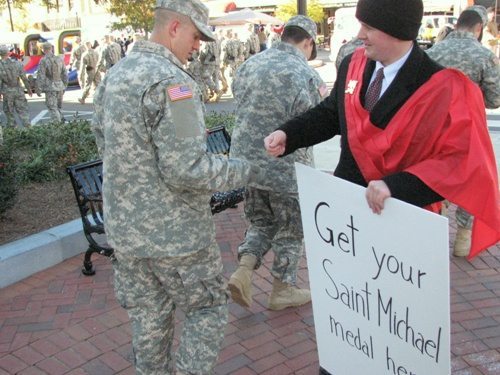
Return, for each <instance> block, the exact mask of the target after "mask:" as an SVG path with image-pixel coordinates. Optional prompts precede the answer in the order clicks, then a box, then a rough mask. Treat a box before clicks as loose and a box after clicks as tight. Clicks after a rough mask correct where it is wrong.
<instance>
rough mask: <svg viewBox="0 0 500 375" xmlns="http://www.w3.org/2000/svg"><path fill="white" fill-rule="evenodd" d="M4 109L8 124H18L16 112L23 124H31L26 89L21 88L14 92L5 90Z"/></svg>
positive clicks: (11, 125) (12, 125)
mask: <svg viewBox="0 0 500 375" xmlns="http://www.w3.org/2000/svg"><path fill="white" fill-rule="evenodd" d="M3 111H4V113H5V117H6V118H7V126H9V127H14V126H16V115H15V114H16V113H17V114H18V116H19V118H20V119H21V122H22V123H23V126H30V125H31V123H30V114H29V111H28V101H27V100H26V96H25V95H24V91H23V90H22V89H21V88H19V89H18V90H15V91H12V92H5V93H4V95H3Z"/></svg>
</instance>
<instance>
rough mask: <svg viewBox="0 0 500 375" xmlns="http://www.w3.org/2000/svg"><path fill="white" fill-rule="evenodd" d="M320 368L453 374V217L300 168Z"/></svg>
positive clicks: (337, 374) (381, 374) (346, 373)
mask: <svg viewBox="0 0 500 375" xmlns="http://www.w3.org/2000/svg"><path fill="white" fill-rule="evenodd" d="M296 171H297V180H298V187H299V198H300V208H301V212H302V224H303V227H304V237H305V244H306V254H307V266H308V269H309V281H310V286H311V293H312V303H313V312H314V325H315V329H316V339H317V343H318V353H319V363H320V365H321V367H323V368H324V369H326V370H328V371H329V372H330V373H332V374H334V375H352V374H371V375H385V374H387V375H389V374H392V375H403V374H408V375H409V374H413V375H445V374H450V299H449V291H450V289H449V285H450V281H449V250H448V219H446V218H444V217H442V216H439V215H436V214H433V213H431V212H429V211H426V210H423V209H420V208H418V207H414V206H412V205H409V204H407V203H404V202H401V201H398V200H396V199H392V198H391V199H388V200H386V202H385V208H384V210H383V211H382V213H381V215H376V214H374V213H372V211H371V210H370V209H369V207H368V204H367V202H366V198H365V188H363V187H361V186H358V185H354V184H352V183H350V182H347V181H344V180H341V179H339V178H336V177H333V176H331V175H328V174H326V173H323V172H320V171H317V170H314V169H312V168H309V167H306V166H304V165H301V164H296Z"/></svg>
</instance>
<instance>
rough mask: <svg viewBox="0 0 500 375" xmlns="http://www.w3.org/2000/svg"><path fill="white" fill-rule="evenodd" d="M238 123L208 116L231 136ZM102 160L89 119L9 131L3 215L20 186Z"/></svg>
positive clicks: (0, 175) (0, 199) (0, 176)
mask: <svg viewBox="0 0 500 375" xmlns="http://www.w3.org/2000/svg"><path fill="white" fill-rule="evenodd" d="M235 122H236V116H235V115H234V113H228V112H220V113H216V112H210V113H209V114H207V116H206V117H205V124H206V127H207V128H208V129H210V128H213V127H215V126H219V125H224V126H225V127H226V129H227V130H228V132H229V133H230V134H231V133H232V130H233V128H234V126H235ZM98 158H99V155H98V153H97V146H96V143H95V137H94V134H93V133H92V130H91V127H90V122H89V121H87V120H79V119H76V120H72V121H70V122H67V123H64V124H58V123H52V124H43V125H40V126H32V127H29V128H5V129H4V132H3V145H2V146H0V214H1V213H3V212H4V211H5V210H6V209H7V208H9V207H10V206H12V204H13V203H14V198H15V196H16V191H17V187H18V186H20V185H23V184H26V183H28V182H44V181H54V180H60V179H63V178H67V177H66V167H68V166H70V165H74V164H78V163H83V162H86V161H90V160H94V159H98Z"/></svg>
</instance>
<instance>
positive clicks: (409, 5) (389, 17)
mask: <svg viewBox="0 0 500 375" xmlns="http://www.w3.org/2000/svg"><path fill="white" fill-rule="evenodd" d="M423 14H424V6H423V4H422V0H359V1H358V5H357V6H356V18H357V19H358V20H360V21H361V22H363V23H366V24H367V25H368V26H371V27H373V28H375V29H378V30H380V31H383V32H384V33H386V34H389V35H391V36H393V37H395V38H397V39H400V40H414V39H416V38H417V35H418V30H419V28H420V25H421V23H422V16H423Z"/></svg>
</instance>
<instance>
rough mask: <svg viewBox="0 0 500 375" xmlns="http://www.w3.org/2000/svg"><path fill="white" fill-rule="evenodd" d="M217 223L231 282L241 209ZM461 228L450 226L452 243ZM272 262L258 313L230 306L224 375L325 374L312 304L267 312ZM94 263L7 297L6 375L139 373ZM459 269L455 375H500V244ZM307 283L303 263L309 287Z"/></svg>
mask: <svg viewBox="0 0 500 375" xmlns="http://www.w3.org/2000/svg"><path fill="white" fill-rule="evenodd" d="M450 216H453V215H452V212H450ZM216 221H217V228H218V230H217V239H218V242H219V245H220V247H221V251H222V258H223V262H224V271H225V275H226V276H227V277H229V275H230V274H231V273H232V272H233V271H234V269H235V267H236V248H237V245H238V244H239V243H240V241H241V240H242V238H243V234H244V230H245V223H244V220H243V219H242V212H241V207H240V208H238V209H236V210H235V209H230V210H226V211H224V212H223V213H220V214H218V215H217V216H216ZM454 225H455V224H454V221H453V220H450V232H451V236H450V238H451V240H453V238H454V232H455V228H454ZM271 257H272V254H268V256H267V257H266V258H267V262H266V266H264V267H261V269H259V270H258V271H257V272H256V275H255V277H254V283H253V285H254V291H255V302H254V304H253V306H252V308H251V309H250V310H247V309H244V308H241V307H240V306H238V305H236V304H234V303H231V304H230V317H229V325H228V327H227V329H226V338H225V342H224V347H223V350H222V351H221V353H220V356H219V361H218V365H217V367H216V374H221V375H222V374H233V375H247V374H248V375H249V374H263V375H266V374H269V375H270V374H276V375H286V374H300V375H307V374H315V375H316V374H318V357H317V352H316V343H315V335H314V323H313V316H312V309H311V306H310V305H309V306H305V307H301V308H297V309H287V310H284V311H280V312H275V311H269V310H267V309H266V300H267V296H268V294H269V292H270V290H271V277H270V274H269V270H268V266H269V265H270V264H271ZM94 264H95V266H96V268H97V273H96V275H95V276H93V277H86V276H83V275H82V274H81V272H80V268H81V265H82V256H77V257H74V258H71V259H69V260H66V261H64V262H63V263H60V264H58V265H57V266H55V267H52V268H50V269H48V270H46V271H44V272H40V273H38V274H35V275H33V276H31V277H29V278H27V279H25V280H23V281H21V282H18V283H16V284H14V285H11V286H9V287H6V288H3V289H1V290H0V375H4V374H22V375H35V374H49V375H58V374H71V375H80V374H89V375H107V374H133V373H134V371H133V367H132V364H131V358H132V351H131V345H130V326H129V324H128V317H127V314H126V312H125V311H124V310H123V309H122V308H121V307H120V306H119V305H118V304H117V302H116V300H115V298H114V294H113V289H112V272H111V265H110V263H109V261H108V259H106V258H104V257H100V256H95V257H94ZM450 269H451V291H450V297H451V311H452V316H451V320H452V325H451V328H452V337H451V345H452V346H451V352H452V353H451V356H452V374H453V375H479V374H483V375H486V374H487V375H495V374H496V375H500V324H499V322H500V245H497V246H494V247H493V248H491V249H490V250H489V251H488V252H485V253H483V254H482V255H481V256H479V257H477V258H476V259H474V260H473V261H472V262H468V261H466V260H465V259H457V258H453V257H452V259H451V267H450ZM307 285H308V276H307V269H306V261H305V259H302V261H301V264H300V271H299V286H307ZM178 320H179V321H182V316H181V314H179V315H178ZM353 375H357V374H353Z"/></svg>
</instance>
